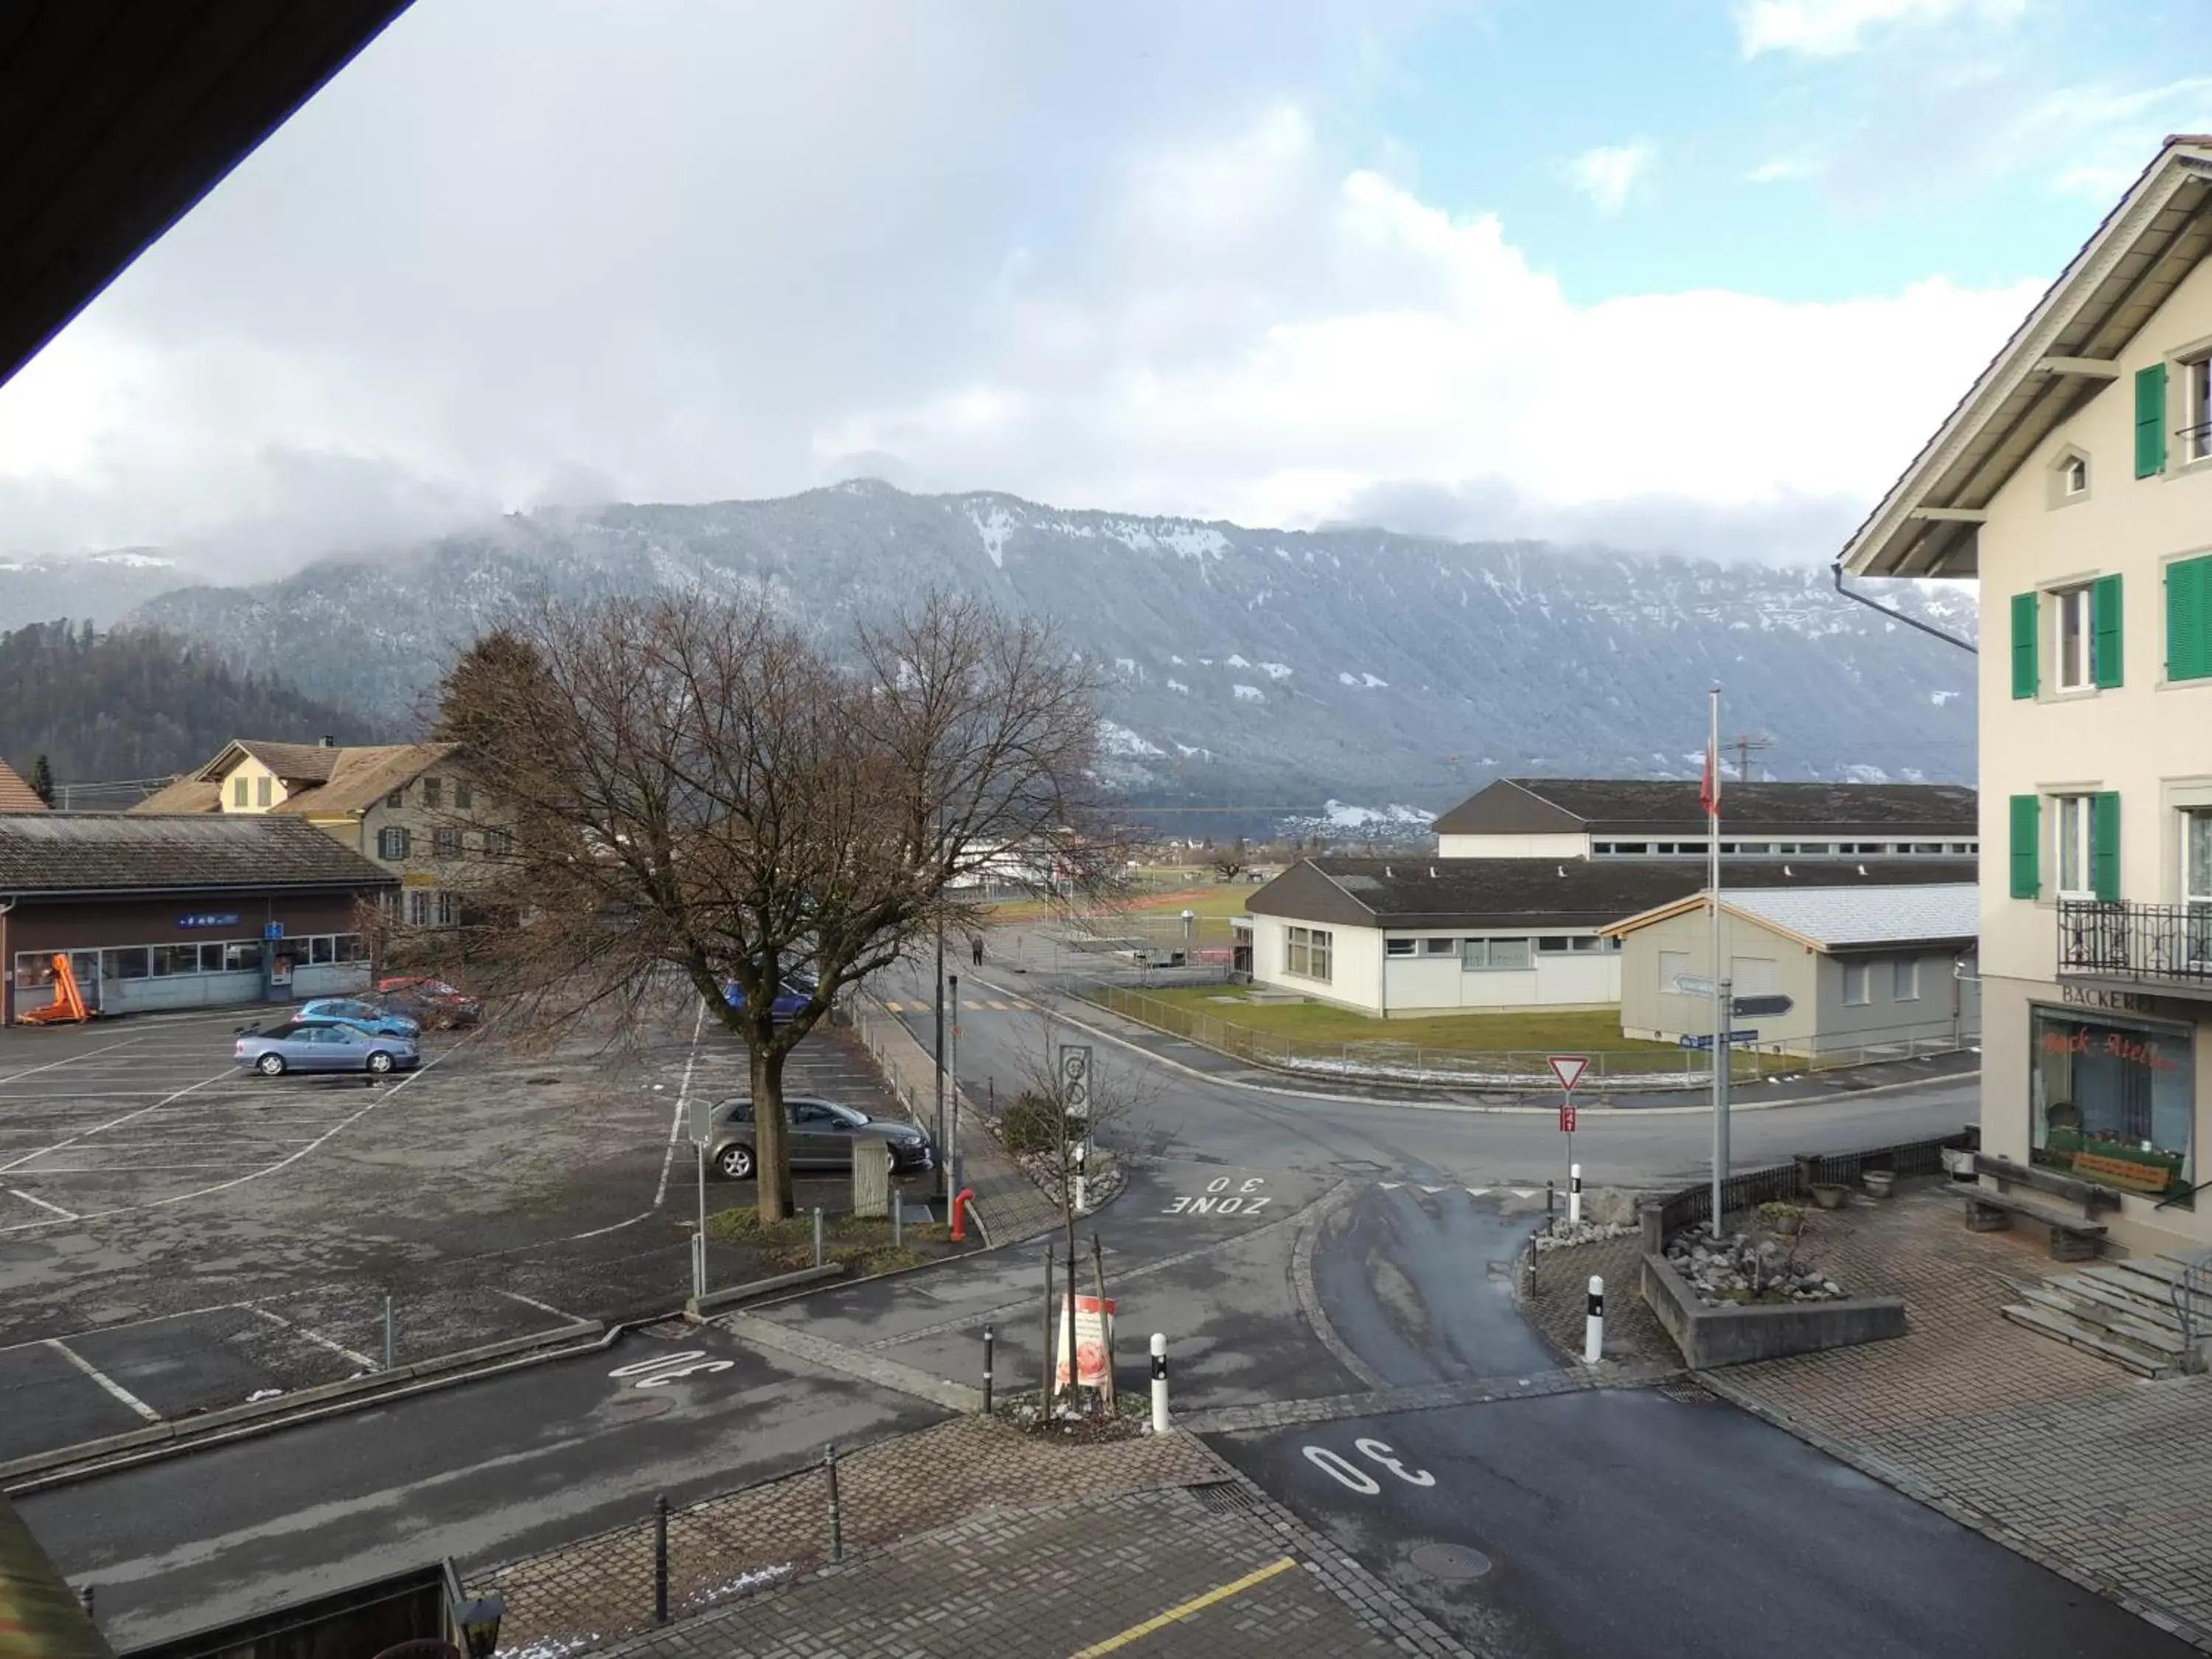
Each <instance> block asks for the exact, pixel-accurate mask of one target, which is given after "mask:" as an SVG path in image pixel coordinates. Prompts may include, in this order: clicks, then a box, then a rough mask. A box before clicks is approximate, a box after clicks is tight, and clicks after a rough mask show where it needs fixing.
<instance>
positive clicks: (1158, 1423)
mask: <svg viewBox="0 0 2212 1659" xmlns="http://www.w3.org/2000/svg"><path fill="white" fill-rule="evenodd" d="M1167 1431H1168V1340H1167V1338H1166V1337H1164V1336H1163V1335H1162V1334H1160V1333H1159V1332H1158V1331H1154V1332H1153V1333H1152V1432H1153V1433H1154V1434H1165V1433H1166V1432H1167Z"/></svg>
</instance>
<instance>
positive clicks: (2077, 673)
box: [2051, 583, 2097, 691]
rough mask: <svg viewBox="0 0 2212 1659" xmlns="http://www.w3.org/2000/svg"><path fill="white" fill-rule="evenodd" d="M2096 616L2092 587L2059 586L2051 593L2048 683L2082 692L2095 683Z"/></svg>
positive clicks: (2065, 689) (2060, 688) (2084, 585)
mask: <svg viewBox="0 0 2212 1659" xmlns="http://www.w3.org/2000/svg"><path fill="white" fill-rule="evenodd" d="M2096 649H2097V619H2096V616H2095V612H2094V607H2093V590H2092V589H2091V588H2090V587H2089V586H2088V585H2087V583H2084V584H2083V585H2082V586H2080V587H2062V588H2059V589H2057V591H2055V592H2053V593H2052V594H2051V684H2053V685H2055V686H2057V688H2058V690H2061V691H2086V690H2088V689H2089V687H2090V686H2092V685H2093V684H2096V672H2097V669H2096V662H2095V657H2096Z"/></svg>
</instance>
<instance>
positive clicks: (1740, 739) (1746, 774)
mask: <svg viewBox="0 0 2212 1659" xmlns="http://www.w3.org/2000/svg"><path fill="white" fill-rule="evenodd" d="M1773 746H1774V744H1773V740H1772V739H1771V738H1754V737H1751V736H1749V735H1747V733H1745V732H1737V733H1736V737H1735V781H1737V782H1738V783H1749V782H1750V781H1751V751H1752V750H1754V749H1771V748H1772V747H1773Z"/></svg>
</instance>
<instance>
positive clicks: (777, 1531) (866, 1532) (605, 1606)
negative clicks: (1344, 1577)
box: [469, 1417, 1233, 1659]
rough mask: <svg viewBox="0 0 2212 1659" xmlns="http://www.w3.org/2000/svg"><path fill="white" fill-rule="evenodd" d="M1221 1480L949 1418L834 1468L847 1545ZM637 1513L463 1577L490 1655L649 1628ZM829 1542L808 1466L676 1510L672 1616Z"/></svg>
mask: <svg viewBox="0 0 2212 1659" xmlns="http://www.w3.org/2000/svg"><path fill="white" fill-rule="evenodd" d="M1223 1470H1224V1466H1223V1465H1222V1464H1221V1463H1220V1462H1218V1460H1217V1459H1216V1458H1215V1457H1214V1456H1213V1455H1212V1453H1211V1452H1209V1451H1208V1450H1206V1448H1205V1447H1204V1446H1202V1445H1200V1443H1198V1442H1197V1441H1196V1440H1194V1438H1192V1437H1190V1436H1188V1435H1182V1434H1176V1435H1169V1436H1166V1437H1163V1438H1160V1439H1152V1438H1150V1437H1146V1438H1142V1439H1135V1440H1124V1441H1115V1442H1109V1443H1103V1444H1097V1445H1069V1444H1064V1443H1053V1442H1051V1441H1048V1440H1040V1439H1038V1438H1036V1437H1032V1436H1030V1435H1025V1434H1023V1433H1020V1432H1018V1431H1016V1430H1014V1429H1012V1428H1009V1427H1006V1426H1004V1425H999V1424H995V1423H990V1422H986V1421H985V1420H983V1419H981V1418H978V1417H962V1418H955V1419H951V1421H949V1422H945V1423H942V1424H939V1425H937V1426H936V1427H934V1428H931V1429H925V1430H922V1431H920V1432H919V1433H915V1434H909V1435H905V1436H902V1437H898V1438H896V1439H892V1440H886V1441H882V1442H879V1443H877V1444H875V1445H872V1446H868V1447H864V1448H861V1449H858V1450H856V1451H854V1452H853V1453H852V1454H851V1455H846V1456H842V1457H840V1459H839V1460H838V1489H839V1499H840V1504H841V1507H842V1518H843V1530H844V1541H845V1547H846V1548H847V1549H848V1550H858V1549H864V1548H866V1547H871V1546H876V1545H882V1544H885V1543H888V1542H890V1541H892V1540H894V1539H897V1538H902V1537H904V1536H907V1535H908V1534H913V1533H916V1532H919V1531H920V1530H921V1529H922V1528H927V1527H933V1526H938V1525H941V1524H942V1523H944V1522H949V1521H957V1520H959V1519H961V1518H963V1517H965V1516H972V1515H975V1514H976V1513H977V1512H979V1511H981V1510H986V1509H987V1508H989V1507H991V1506H993V1505H996V1504H1006V1503H1009V1502H1015V1503H1019V1502H1028V1501H1036V1500H1041V1499H1067V1498H1084V1497H1095V1496H1104V1495H1111V1494H1115V1493H1122V1492H1133V1491H1140V1490H1144V1489H1146V1488H1151V1487H1158V1486H1183V1485H1188V1484H1192V1483H1194V1482H1202V1481H1207V1480H1219V1479H1221V1478H1222V1474H1223ZM641 1511H642V1513H641V1515H640V1516H639V1521H638V1524H636V1525H635V1526H629V1527H623V1528H618V1529H617V1530H615V1531H613V1532H607V1533H602V1534H599V1535H598V1536H597V1537H594V1538H588V1539H585V1540H582V1541H580V1542H577V1543H575V1544H572V1545H569V1546H568V1547H564V1548H562V1549H559V1550H555V1551H551V1552H549V1553H546V1554H544V1555H538V1556H532V1557H531V1558H529V1559H525V1560H521V1561H516V1562H511V1563H509V1564H507V1565H505V1566H502V1567H498V1568H494V1569H491V1570H489V1571H472V1572H471V1574H470V1576H469V1577H470V1583H471V1587H472V1589H474V1590H475V1592H476V1593H477V1594H482V1593H483V1591H484V1590H485V1589H496V1590H497V1591H498V1592H499V1594H500V1595H502V1596H504V1597H505V1598H506V1601H507V1616H506V1619H505V1620H504V1621H503V1623H502V1625H501V1651H502V1652H506V1653H510V1654H516V1655H530V1656H535V1659H550V1656H556V1655H559V1654H563V1653H567V1652H569V1651H571V1650H574V1649H575V1648H577V1647H581V1646H596V1645H598V1644H601V1643H604V1642H608V1641H612V1640H614V1639H616V1638H619V1637H621V1636H623V1635H625V1634H627V1633H629V1632H633V1631H635V1630H638V1629H641V1628H642V1627H644V1626H647V1625H649V1624H650V1622H651V1620H652V1615H653V1523H652V1515H651V1509H650V1506H649V1505H641ZM668 1549H669V1606H670V1608H671V1613H673V1614H675V1615H676V1616H678V1617H681V1616H683V1615H684V1614H685V1613H691V1612H696V1611H700V1610H702V1609H704V1608H707V1607H712V1606H714V1604H715V1603H716V1602H717V1601H721V1600H724V1599H726V1597H728V1596H730V1595H735V1594H738V1593H740V1592H741V1591H743V1590H744V1589H750V1588H753V1587H754V1586H756V1585H757V1584H759V1583H773V1582H775V1581H776V1580H778V1579H781V1578H783V1577H789V1576H791V1575H793V1574H794V1573H799V1572H804V1571H808V1570H810V1569H811V1568H812V1567H813V1566H815V1565H817V1564H818V1563H821V1562H823V1561H826V1560H828V1559H829V1553H830V1550H829V1487H828V1481H827V1479H826V1476H825V1475H824V1474H823V1470H822V1469H821V1468H819V1467H818V1466H817V1467H814V1468H807V1469H804V1470H801V1471H799V1473H797V1474H792V1475H787V1476H786V1477H784V1478H783V1479H781V1480H771V1481H768V1482H765V1483H763V1484H762V1485H758V1486H749V1487H746V1488H745V1489H744V1490H743V1491H740V1492H732V1493H729V1494H726V1496H723V1497H720V1498H709V1499H708V1500H707V1501H706V1502H704V1503H702V1504H692V1505H690V1506H689V1507H687V1508H684V1509H682V1510H677V1511H675V1512H674V1513H673V1514H672V1515H671V1517H670V1522H669V1528H668ZM1231 1576H1233V1575H1231ZM817 1651H834V1650H829V1649H817Z"/></svg>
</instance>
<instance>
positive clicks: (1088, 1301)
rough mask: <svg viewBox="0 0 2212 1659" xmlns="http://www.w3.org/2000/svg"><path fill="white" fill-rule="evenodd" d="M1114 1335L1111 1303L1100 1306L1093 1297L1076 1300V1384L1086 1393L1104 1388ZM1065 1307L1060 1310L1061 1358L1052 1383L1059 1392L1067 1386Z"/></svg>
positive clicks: (1064, 1305) (1063, 1303) (1105, 1302)
mask: <svg viewBox="0 0 2212 1659" xmlns="http://www.w3.org/2000/svg"><path fill="white" fill-rule="evenodd" d="M1113 1334H1114V1303H1113V1300H1112V1298H1110V1297H1109V1298H1108V1299H1107V1300H1106V1301H1103V1302H1101V1301H1100V1300H1099V1299H1098V1298H1097V1297H1095V1296H1079V1297H1076V1298H1075V1358H1076V1366H1077V1370H1076V1376H1075V1380H1076V1381H1077V1383H1080V1384H1081V1385H1082V1386H1083V1387H1085V1388H1086V1389H1103V1388H1104V1387H1105V1386H1106V1373H1107V1358H1106V1355H1107V1352H1108V1350H1109V1342H1110V1340H1111V1339H1112V1337H1113ZM1067 1347H1068V1343H1067V1304H1066V1302H1065V1301H1062V1302H1061V1303H1060V1358H1059V1362H1058V1364H1057V1365H1056V1367H1055V1371H1056V1376H1055V1379H1054V1380H1055V1381H1056V1382H1057V1383H1058V1384H1059V1386H1060V1387H1061V1388H1063V1389H1064V1388H1066V1386H1067Z"/></svg>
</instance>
